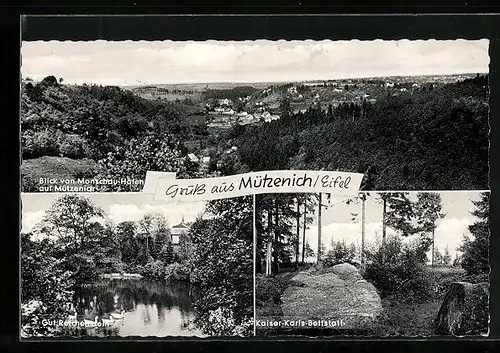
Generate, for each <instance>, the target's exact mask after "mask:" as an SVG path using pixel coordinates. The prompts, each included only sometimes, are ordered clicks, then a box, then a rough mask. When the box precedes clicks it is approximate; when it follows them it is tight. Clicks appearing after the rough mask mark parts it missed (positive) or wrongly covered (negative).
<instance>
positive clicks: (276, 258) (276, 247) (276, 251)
mask: <svg viewBox="0 0 500 353" xmlns="http://www.w3.org/2000/svg"><path fill="white" fill-rule="evenodd" d="M274 210H275V212H274V242H273V245H274V247H273V263H272V270H273V272H274V273H276V274H278V273H279V272H280V265H279V248H280V246H279V244H280V233H279V229H278V228H279V223H278V221H279V213H278V211H279V207H278V200H275V202H274Z"/></svg>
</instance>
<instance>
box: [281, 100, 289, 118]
mask: <svg viewBox="0 0 500 353" xmlns="http://www.w3.org/2000/svg"><path fill="white" fill-rule="evenodd" d="M280 112H281V116H282V118H283V117H288V116H290V114H291V113H292V107H291V105H290V99H289V98H288V97H286V96H285V97H283V98H282V99H281V101H280Z"/></svg>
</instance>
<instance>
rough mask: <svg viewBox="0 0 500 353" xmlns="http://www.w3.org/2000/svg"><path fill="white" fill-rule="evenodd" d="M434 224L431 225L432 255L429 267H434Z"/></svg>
mask: <svg viewBox="0 0 500 353" xmlns="http://www.w3.org/2000/svg"><path fill="white" fill-rule="evenodd" d="M434 251H435V249H434V224H433V225H432V254H431V266H434Z"/></svg>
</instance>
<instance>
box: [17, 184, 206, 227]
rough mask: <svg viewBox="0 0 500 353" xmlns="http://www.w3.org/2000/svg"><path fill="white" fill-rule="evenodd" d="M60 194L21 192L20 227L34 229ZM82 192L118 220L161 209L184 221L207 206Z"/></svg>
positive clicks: (176, 221)
mask: <svg viewBox="0 0 500 353" xmlns="http://www.w3.org/2000/svg"><path fill="white" fill-rule="evenodd" d="M61 196H62V194H60V193H22V194H21V203H22V206H21V207H22V217H21V222H22V228H21V231H22V232H23V233H24V232H29V231H31V230H32V229H33V227H34V226H35V225H36V224H37V223H39V222H40V221H41V220H42V218H43V217H44V215H45V211H46V210H47V209H49V208H50V206H51V204H52V203H53V202H54V201H55V200H56V199H57V198H59V197H61ZM82 196H84V197H87V198H89V199H90V200H91V201H92V202H93V203H94V204H95V205H96V206H99V207H101V208H102V209H103V211H104V213H105V214H106V215H107V217H108V218H109V220H111V221H113V222H114V223H115V224H118V223H120V222H123V221H139V220H140V219H141V218H142V217H143V216H144V215H145V214H147V213H149V212H160V213H162V214H163V215H165V217H166V219H167V222H168V224H169V225H170V226H173V225H176V224H179V223H180V222H181V220H182V217H184V221H185V222H193V221H194V220H195V219H196V216H197V215H199V214H200V213H202V212H203V210H204V208H205V203H204V202H184V203H164V202H160V201H154V200H153V195H147V194H142V193H89V194H85V195H82Z"/></svg>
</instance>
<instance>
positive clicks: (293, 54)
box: [21, 39, 489, 85]
mask: <svg viewBox="0 0 500 353" xmlns="http://www.w3.org/2000/svg"><path fill="white" fill-rule="evenodd" d="M488 45H489V41H488V40H485V39H483V40H476V41H468V40H455V41H450V40H447V41H436V40H429V41H422V40H417V41H409V40H401V41H381V40H374V41H359V40H351V41H330V40H324V41H312V40H305V41H283V40H280V41H268V40H256V41H241V42H235V41H231V42H222V41H213V40H211V41H205V42H194V41H185V42H173V41H151V42H147V41H137V42H133V41H125V42H107V41H102V40H100V41H93V42H58V41H35V42H23V43H22V48H21V52H22V67H21V71H22V74H23V76H24V77H26V76H29V77H31V78H33V79H41V78H43V77H45V76H47V75H50V74H52V75H55V76H57V77H63V78H64V79H65V81H66V82H68V83H83V82H87V83H98V84H116V85H121V84H137V82H138V81H140V82H144V83H193V82H231V81H232V82H242V81H245V82H252V81H294V80H309V79H311V80H314V79H334V78H346V77H356V76H358V77H368V76H389V75H419V74H446V73H470V72H488V65H489V56H488Z"/></svg>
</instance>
